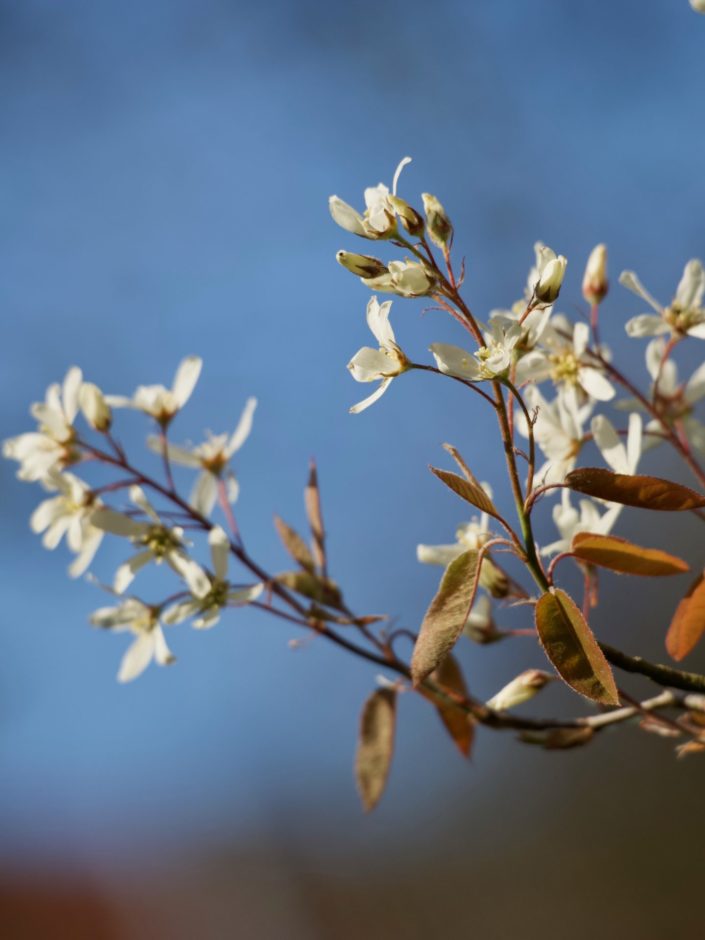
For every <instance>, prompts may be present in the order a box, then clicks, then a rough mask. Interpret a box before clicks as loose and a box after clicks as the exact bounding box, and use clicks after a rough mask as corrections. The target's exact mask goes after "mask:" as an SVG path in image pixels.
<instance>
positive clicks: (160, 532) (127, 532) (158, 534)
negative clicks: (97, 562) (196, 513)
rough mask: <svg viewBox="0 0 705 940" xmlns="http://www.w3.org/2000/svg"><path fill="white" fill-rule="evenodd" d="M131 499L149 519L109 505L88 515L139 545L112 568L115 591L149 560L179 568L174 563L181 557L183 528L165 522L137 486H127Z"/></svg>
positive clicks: (125, 586) (124, 588)
mask: <svg viewBox="0 0 705 940" xmlns="http://www.w3.org/2000/svg"><path fill="white" fill-rule="evenodd" d="M130 500H131V501H132V502H133V503H134V504H135V506H137V507H138V508H139V509H140V510H141V511H142V512H143V513H144V514H145V515H146V516H147V518H148V519H149V521H148V522H147V521H140V520H137V519H132V518H131V517H130V516H126V515H124V514H123V513H120V512H115V510H113V509H108V508H100V509H97V510H96V511H95V513H94V514H93V516H92V517H91V522H92V523H93V525H95V526H97V527H98V528H99V529H102V530H103V531H104V532H110V533H112V534H113V535H120V536H123V537H126V538H129V539H130V541H131V542H132V543H133V544H134V545H136V546H138V547H139V549H140V551H138V552H137V554H136V555H133V556H132V558H130V559H128V561H126V562H125V563H124V564H122V565H120V567H119V568H118V570H117V571H116V572H115V580H114V581H113V588H114V590H115V591H116V592H117V593H118V594H122V593H123V592H124V591H125V590H126V589H127V587H128V585H129V584H131V583H132V580H133V578H134V577H135V575H136V574H137V572H138V571H139V570H140V569H141V568H144V566H145V565H147V564H149V562H150V561H155V562H156V563H157V564H161V562H163V561H166V562H168V564H169V565H170V566H171V567H172V568H173V569H174V571H177V572H179V571H180V569H179V568H178V567H177V563H178V562H179V561H180V560H181V559H182V558H183V557H184V541H183V529H181V528H180V527H179V526H171V527H170V526H167V525H165V524H164V523H163V522H162V520H161V519H160V518H159V516H158V515H157V513H156V511H155V509H154V507H153V506H152V504H151V503H150V502H149V500H148V499H147V497H146V496H145V495H144V492H143V491H142V489H141V488H140V487H139V486H133V487H131V488H130Z"/></svg>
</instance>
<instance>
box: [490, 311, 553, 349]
mask: <svg viewBox="0 0 705 940" xmlns="http://www.w3.org/2000/svg"><path fill="white" fill-rule="evenodd" d="M552 312H553V307H552V306H550V305H549V306H542V307H535V308H534V309H533V310H530V311H529V313H526V304H525V303H524V302H523V301H517V303H516V304H514V306H513V307H512V309H511V310H491V311H490V317H489V319H490V329H492V328H493V324H494V321H495V320H498V321H499V322H500V323H501V324H502V326H503V327H504V329H505V331H506V330H509V329H510V327H511V326H512V325H513V324H515V323H518V322H519V321H520V320H521V337H520V339H519V340H518V342H517V344H516V349H517V350H518V351H520V352H522V353H525V352H528V350H530V349H533V348H534V346H535V345H536V344H537V343H538V342H539V340H540V339H541V337H542V335H543V333H544V330H545V329H546V327H547V326H548V321H549V320H550V318H551V313H552Z"/></svg>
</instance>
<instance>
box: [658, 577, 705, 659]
mask: <svg viewBox="0 0 705 940" xmlns="http://www.w3.org/2000/svg"><path fill="white" fill-rule="evenodd" d="M703 633H705V575H704V574H699V575H698V577H697V578H696V579H695V581H693V583H692V584H691V585H690V588H689V589H688V593H687V594H686V595H685V597H684V598H683V600H682V601H681V602H680V603H679V605H678V607H676V612H675V614H674V615H673V620H672V621H671V625H670V627H669V628H668V633H667V634H666V649H667V650H668V653H669V655H670V656H672V657H673V659H675V660H678V661H680V660H681V659H684V658H685V657H686V656H687V655H688V653H690V651H691V650H692V649H693V648H694V647H695V645H696V644H697V642H698V640H699V639H700V637H701V636H702V635H703Z"/></svg>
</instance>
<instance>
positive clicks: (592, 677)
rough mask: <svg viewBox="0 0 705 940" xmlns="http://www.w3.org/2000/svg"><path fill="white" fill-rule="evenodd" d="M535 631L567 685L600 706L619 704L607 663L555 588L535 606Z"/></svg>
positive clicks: (575, 611) (580, 619)
mask: <svg viewBox="0 0 705 940" xmlns="http://www.w3.org/2000/svg"><path fill="white" fill-rule="evenodd" d="M535 616H536V629H537V630H538V634H539V638H540V640H541V644H542V646H543V648H544V650H545V652H546V655H547V656H548V658H549V659H550V661H551V662H552V663H553V665H554V666H555V667H556V670H557V671H558V674H559V675H560V676H561V678H563V679H564V680H565V681H566V682H567V683H568V685H569V686H570V687H571V688H573V689H575V691H576V692H579V693H580V694H581V695H584V696H585V697H586V698H590V699H592V700H593V701H595V702H600V704H602V705H619V695H618V693H617V686H616V685H615V682H614V676H613V675H612V670H611V669H610V666H609V663H608V662H607V660H606V659H605V657H604V654H603V652H602V650H601V649H600V647H599V646H598V644H597V640H596V639H595V637H594V636H593V634H592V631H591V630H590V627H589V626H588V625H587V623H586V622H585V618H584V617H583V615H582V614H581V613H580V610H579V609H578V608H577V607H576V605H575V602H574V601H573V600H572V599H571V598H570V597H569V596H568V595H567V594H566V593H565V591H561V590H560V589H558V588H551V590H550V591H546V593H545V594H543V595H542V596H541V597H540V598H539V600H538V603H537V604H536V615H535Z"/></svg>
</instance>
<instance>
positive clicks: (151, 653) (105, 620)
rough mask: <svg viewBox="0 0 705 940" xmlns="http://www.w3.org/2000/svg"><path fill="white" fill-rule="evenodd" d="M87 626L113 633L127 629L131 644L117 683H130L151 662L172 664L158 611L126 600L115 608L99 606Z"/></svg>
mask: <svg viewBox="0 0 705 940" xmlns="http://www.w3.org/2000/svg"><path fill="white" fill-rule="evenodd" d="M91 623H92V624H93V625H94V626H96V627H103V628H104V629H107V630H114V631H116V632H119V631H123V630H129V631H130V632H131V633H134V634H135V637H136V639H135V641H134V642H133V643H132V645H131V646H130V647H129V649H128V650H127V652H126V653H125V655H124V656H123V658H122V662H121V663H120V671H119V672H118V682H130V681H131V680H132V679H136V678H137V676H139V675H140V673H142V672H144V670H145V669H146V668H147V666H148V665H149V664H150V663H151V661H152V660H153V659H154V660H156V662H158V663H159V665H160V666H168V665H169V664H170V663H173V662H174V656H173V655H172V653H171V651H170V650H169V647H168V646H167V645H166V640H165V639H164V633H163V632H162V628H161V624H160V623H159V609H158V608H155V607H149V606H148V605H147V604H143V603H142V601H138V600H137V599H136V598H133V597H130V598H128V599H127V600H124V601H122V602H121V603H120V604H118V605H117V607H101V608H100V609H99V610H96V611H95V612H94V613H93V614H92V616H91Z"/></svg>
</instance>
